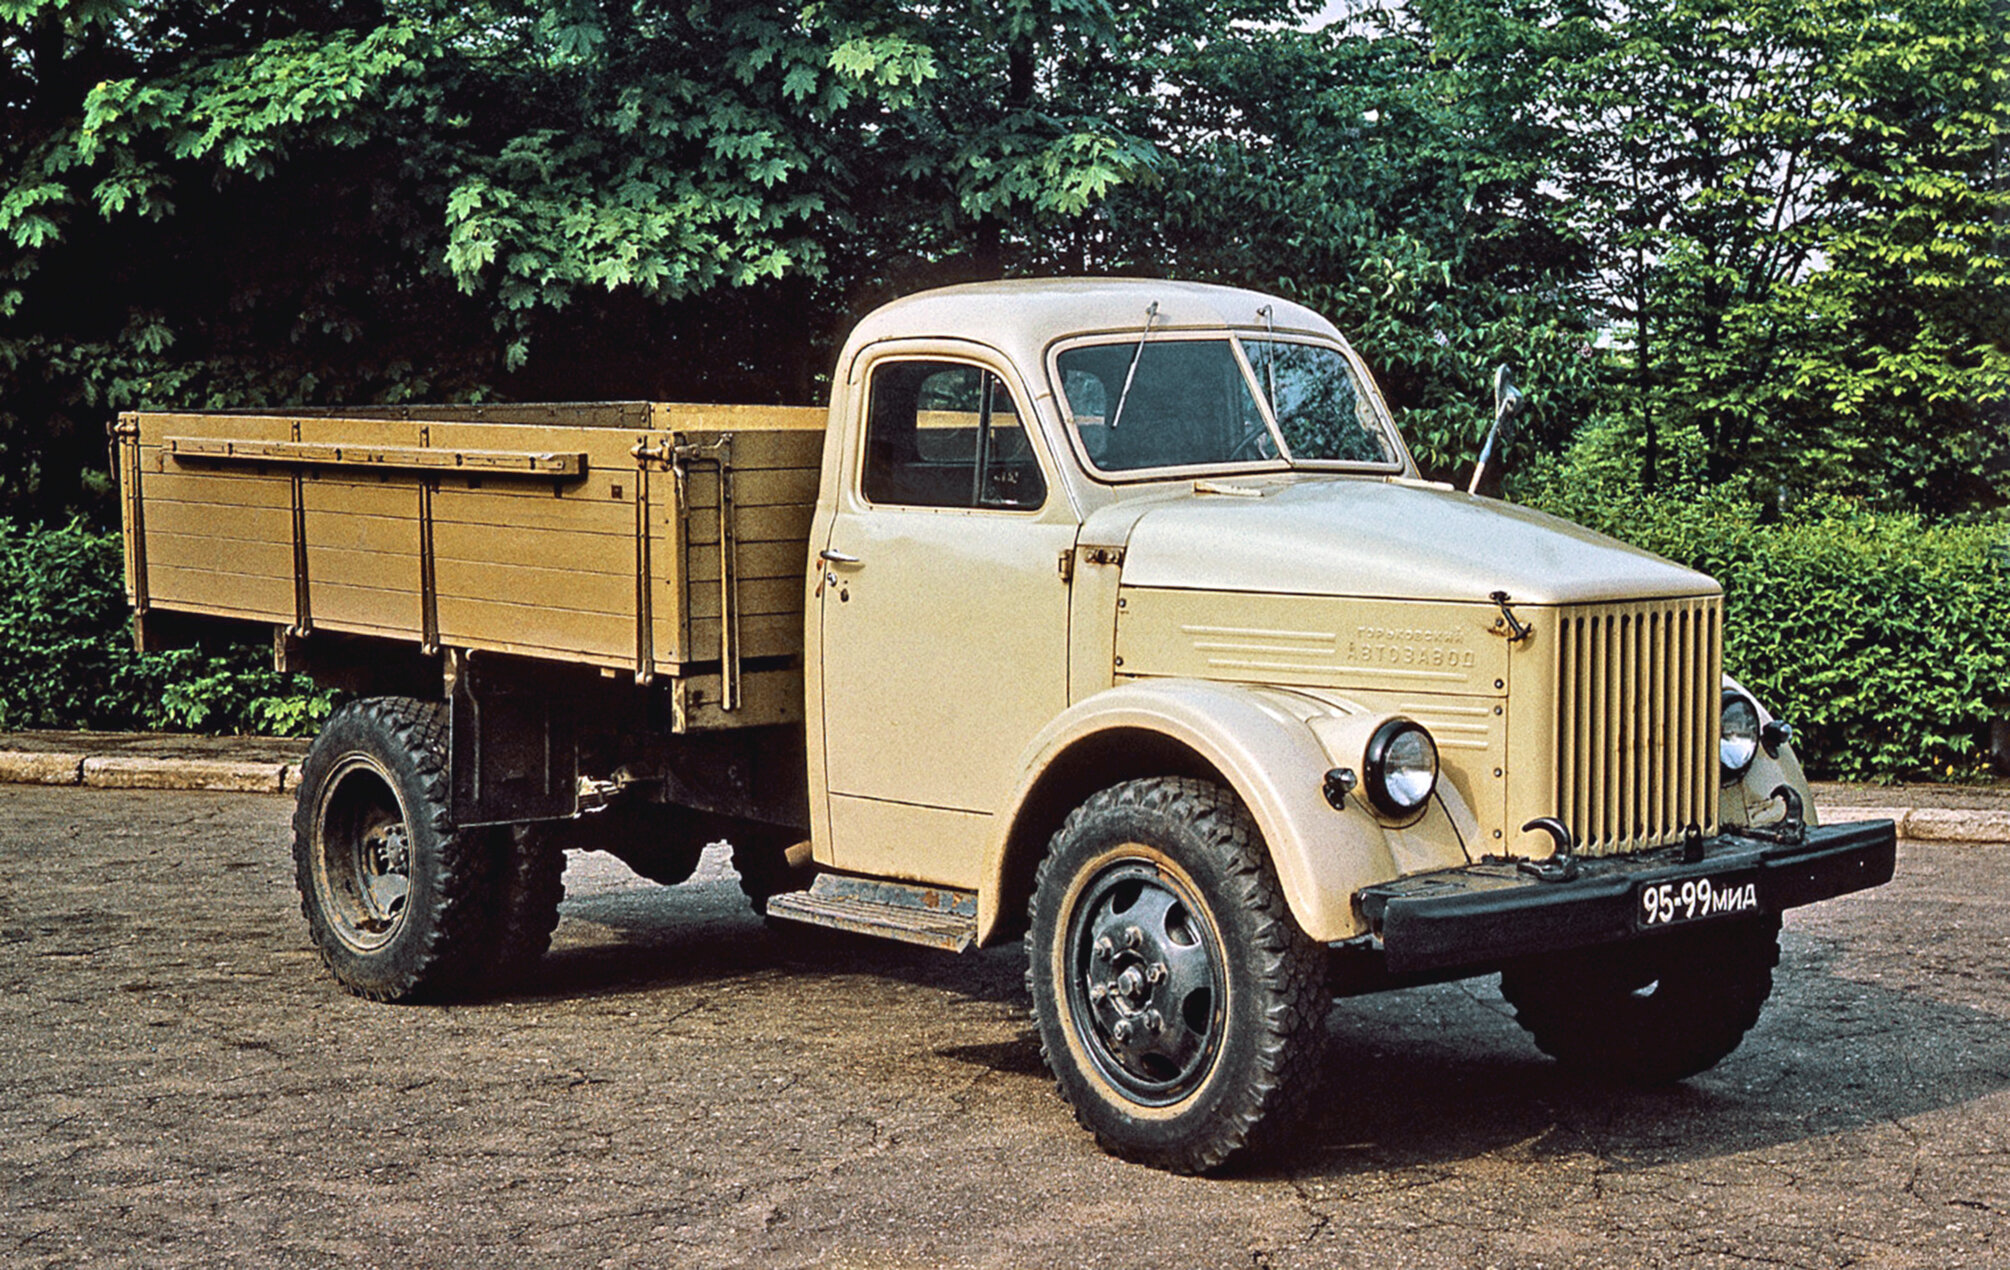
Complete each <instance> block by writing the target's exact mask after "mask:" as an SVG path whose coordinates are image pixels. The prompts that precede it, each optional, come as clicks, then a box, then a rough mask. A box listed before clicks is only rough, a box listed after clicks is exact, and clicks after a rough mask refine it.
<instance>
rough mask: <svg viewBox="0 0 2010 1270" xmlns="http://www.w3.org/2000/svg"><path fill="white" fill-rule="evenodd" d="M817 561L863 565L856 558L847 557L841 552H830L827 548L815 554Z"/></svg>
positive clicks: (862, 562) (861, 561)
mask: <svg viewBox="0 0 2010 1270" xmlns="http://www.w3.org/2000/svg"><path fill="white" fill-rule="evenodd" d="M817 559H819V560H828V561H829V562H830V563H832V564H864V563H865V562H864V561H863V560H860V559H859V558H858V557H857V556H848V555H846V554H845V553H844V552H842V551H832V550H830V549H829V548H828V547H826V548H825V549H824V550H822V551H819V552H817Z"/></svg>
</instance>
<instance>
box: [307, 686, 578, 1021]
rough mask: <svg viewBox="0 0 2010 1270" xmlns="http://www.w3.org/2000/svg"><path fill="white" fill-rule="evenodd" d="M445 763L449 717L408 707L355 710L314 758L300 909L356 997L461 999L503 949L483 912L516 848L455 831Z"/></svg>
mask: <svg viewBox="0 0 2010 1270" xmlns="http://www.w3.org/2000/svg"><path fill="white" fill-rule="evenodd" d="M446 761H447V722H446V710H445V707H443V706H441V705H439V704H438V703H435V702H423V701H416V700H413V699H411V698H408V697H375V698H371V699H369V700H365V701H356V702H351V703H350V704H348V705H346V706H344V707H342V708H341V709H340V710H338V711H336V712H335V714H334V715H333V716H332V717H331V718H330V719H329V720H328V723H327V725H326V726H324V727H323V728H322V729H321V734H320V735H319V736H318V737H316V738H315V740H314V745H313V747H312V748H311V749H309V750H308V752H307V761H306V763H305V764H304V765H303V767H302V770H301V782H300V792H299V798H298V802H297V803H296V804H295V808H294V813H293V862H294V876H295V881H296V882H297V884H298V885H299V888H300V909H301V912H302V913H303V914H304V915H305V916H306V918H307V928H308V933H309V935H310V937H311V938H312V939H313V941H314V945H315V947H316V948H317V949H319V950H320V953H321V959H322V960H323V961H324V962H326V963H327V965H328V968H329V970H330V971H332V972H333V973H334V975H335V978H336V979H337V980H338V981H339V982H340V983H341V984H342V986H343V987H345V988H347V989H348V990H349V991H351V992H353V993H356V994H357V995H358V996H364V997H369V998H371V999H373V1000H377V1001H408V1000H415V999H419V998H423V997H435V996H441V995H445V994H448V993H451V992H454V991H458V990H463V989H465V988H467V987H469V986H471V985H472V984H473V983H474V982H475V981H476V980H477V978H478V977H479V975H480V972H481V970H482V969H483V963H484V962H485V961H486V960H487V959H488V958H489V957H491V956H492V955H493V954H494V952H495V940H494V931H493V930H492V928H491V925H490V922H489V919H488V915H487V914H486V913H485V911H484V905H485V903H486V902H487V901H488V899H489V894H490V891H491V889H492V885H493V882H494V878H495V873H496V868H497V863H496V862H497V860H498V858H499V857H500V856H501V855H502V848H504V847H506V845H507V844H506V843H499V842H498V841H497V840H496V834H495V831H493V830H476V831H456V830H455V828H454V826H453V823H452V820H451V818H450V816H449V813H448V806H449V804H448V789H447V770H446ZM553 907H554V910H555V904H554V906H553ZM539 951H540V952H541V951H543V950H542V948H541V947H540V948H539Z"/></svg>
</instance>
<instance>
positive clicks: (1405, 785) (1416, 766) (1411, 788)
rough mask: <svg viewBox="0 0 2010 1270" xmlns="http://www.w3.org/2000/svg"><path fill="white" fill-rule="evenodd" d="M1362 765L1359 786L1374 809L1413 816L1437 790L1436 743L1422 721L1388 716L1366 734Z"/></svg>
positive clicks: (1389, 814)
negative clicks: (1384, 721) (1362, 776)
mask: <svg viewBox="0 0 2010 1270" xmlns="http://www.w3.org/2000/svg"><path fill="white" fill-rule="evenodd" d="M1362 768H1363V769H1364V773H1365V775H1366V779H1365V780H1364V781H1363V782H1362V788H1363V789H1364V790H1365V791H1366V793H1367V795H1368V801H1369V802H1370V803H1371V804H1373V805H1374V808H1375V810H1377V811H1379V812H1381V813H1382V814H1383V815H1385V816H1391V817H1397V818H1407V817H1411V816H1415V815H1417V814H1418V813H1419V812H1421V811H1423V810H1424V807H1425V806H1426V805H1427V804H1428V803H1429V802H1430V801H1431V795H1432V794H1434V793H1436V792H1437V788H1438V776H1439V773H1440V768H1439V766H1438V743H1437V742H1436V741H1435V740H1433V739H1432V737H1431V734H1430V732H1429V731H1428V730H1427V729H1426V728H1425V727H1424V725H1423V724H1421V723H1418V722H1416V721H1415V720H1412V719H1401V718H1397V719H1390V720H1389V721H1388V722H1386V723H1384V724H1382V726H1380V727H1378V728H1376V729H1375V733H1374V735H1373V736H1371V737H1369V738H1368V749H1367V752H1366V754H1364V755H1363V760H1362Z"/></svg>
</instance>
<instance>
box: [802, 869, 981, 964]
mask: <svg viewBox="0 0 2010 1270" xmlns="http://www.w3.org/2000/svg"><path fill="white" fill-rule="evenodd" d="M768 916H770V917H779V918H784V919H786V920H788V921H791V922H805V923H808V924H809V925H811V926H830V927H834V928H835V929H837V930H848V931H851V932H853V933H854V934H859V935H878V936H879V937H881V938H882V939H898V940H900V941H902V942H903V943H909V944H925V945H927V946H928V947H930V948H940V949H943V950H945V951H947V952H958V953H960V952H964V951H967V950H968V949H969V948H970V947H971V946H972V945H974V944H976V942H977V893H976V892H975V891H958V890H954V889H951V888H949V887H942V886H909V885H907V884H906V883H902V882H881V881H877V880H875V879H873V878H854V877H846V876H844V875H843V874H838V873H819V874H818V875H817V879H816V881H815V882H812V883H811V884H810V889H809V890H807V891H790V892H787V893H786V894H783V895H775V896H770V897H769V899H768Z"/></svg>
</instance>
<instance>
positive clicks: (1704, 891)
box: [1633, 873, 1759, 930]
mask: <svg viewBox="0 0 2010 1270" xmlns="http://www.w3.org/2000/svg"><path fill="white" fill-rule="evenodd" d="M1758 911H1759V882H1758V878H1757V877H1756V876H1755V875H1753V874H1750V873H1734V874H1727V875H1725V876H1723V877H1714V878H1711V877H1701V878H1684V879H1682V880H1681V881H1680V882H1643V883H1641V884H1640V889H1639V891H1638V892H1636V904H1635V907H1634V910H1633V915H1634V920H1635V921H1636V922H1638V923H1639V925H1640V927H1641V929H1643V930H1648V929H1659V928H1661V927H1664V926H1681V925H1683V924H1685V923H1688V922H1700V921H1707V920H1709V919H1710V918H1713V917H1741V916H1749V915H1753V914H1756V913H1758Z"/></svg>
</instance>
